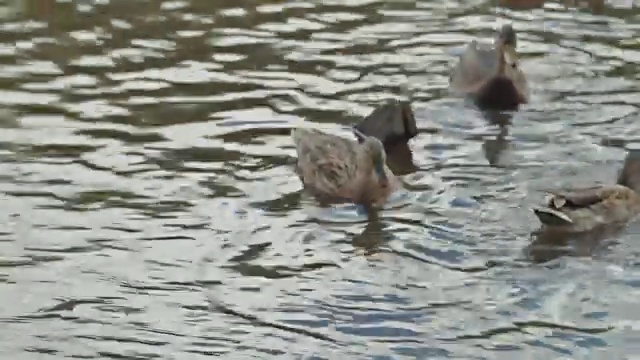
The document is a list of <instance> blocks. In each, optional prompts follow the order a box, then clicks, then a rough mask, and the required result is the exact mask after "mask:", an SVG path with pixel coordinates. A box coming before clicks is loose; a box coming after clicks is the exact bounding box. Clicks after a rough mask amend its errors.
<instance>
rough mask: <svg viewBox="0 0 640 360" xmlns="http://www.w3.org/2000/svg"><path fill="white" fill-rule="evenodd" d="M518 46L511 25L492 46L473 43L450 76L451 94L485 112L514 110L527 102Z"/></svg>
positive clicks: (506, 27) (526, 84)
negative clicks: (478, 106)
mask: <svg viewBox="0 0 640 360" xmlns="http://www.w3.org/2000/svg"><path fill="white" fill-rule="evenodd" d="M516 45H517V37H516V33H515V30H513V27H512V26H511V25H509V24H506V25H503V26H502V28H501V29H500V31H499V32H498V35H497V37H496V39H495V42H494V44H493V45H487V44H480V43H478V42H477V41H476V40H473V41H472V42H471V43H469V44H468V45H467V47H466V49H465V51H464V53H463V54H462V55H461V56H460V60H459V62H458V64H457V65H456V66H455V67H454V68H453V70H452V72H451V75H450V77H449V85H450V88H451V90H452V91H453V92H454V93H457V94H459V95H464V96H469V97H471V98H473V99H474V100H475V101H476V103H478V105H480V106H482V107H485V108H494V109H515V108H517V107H518V106H519V105H520V104H524V103H526V102H528V100H529V86H528V83H527V79H526V77H525V75H524V73H523V72H522V70H521V69H520V65H519V61H518V55H517V52H516Z"/></svg>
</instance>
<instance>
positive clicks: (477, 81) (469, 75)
mask: <svg viewBox="0 0 640 360" xmlns="http://www.w3.org/2000/svg"><path fill="white" fill-rule="evenodd" d="M498 56H499V53H498V51H497V50H496V49H495V48H493V47H489V46H487V45H485V44H482V45H481V44H479V43H478V42H477V41H475V40H474V41H472V42H471V43H469V45H467V47H466V49H465V51H464V53H463V54H462V55H461V56H460V60H459V62H458V65H457V66H456V67H455V68H454V70H453V72H452V74H451V77H450V82H451V85H452V87H454V88H455V89H456V90H457V91H462V92H466V93H473V92H476V91H478V90H479V89H481V88H482V86H484V85H485V83H486V82H487V81H488V80H489V79H491V78H492V77H494V76H495V75H497V74H498V71H499V57H498Z"/></svg>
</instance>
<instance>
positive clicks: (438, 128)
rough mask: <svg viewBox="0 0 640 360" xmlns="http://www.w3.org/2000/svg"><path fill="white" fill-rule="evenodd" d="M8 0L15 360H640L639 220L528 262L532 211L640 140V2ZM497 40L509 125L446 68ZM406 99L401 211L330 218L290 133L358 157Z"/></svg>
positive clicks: (4, 84) (607, 177) (534, 250)
mask: <svg viewBox="0 0 640 360" xmlns="http://www.w3.org/2000/svg"><path fill="white" fill-rule="evenodd" d="M7 3H9V5H7V6H6V7H4V8H3V10H2V11H1V13H2V15H3V16H4V20H3V22H2V23H1V24H0V61H1V62H2V66H1V67H0V89H1V90H0V104H1V105H2V106H1V107H0V126H1V129H0V196H1V197H2V209H3V211H2V212H0V289H1V294H2V297H1V298H0V323H1V325H0V354H2V358H3V359H4V358H6V359H62V358H77V359H97V358H100V359H108V358H115V359H151V358H159V359H200V358H202V359H204V358H211V357H215V356H221V357H223V358H226V359H245V358H292V359H301V358H305V359H312V358H313V359H392V358H393V359H401V358H406V359H412V358H422V359H445V358H446V359H561V358H562V359H634V358H635V359H637V358H638V357H637V356H640V345H639V344H640V343H639V341H640V312H638V311H637V309H638V298H639V295H640V269H639V267H638V260H637V259H638V255H639V253H640V242H639V241H638V239H637V238H638V234H639V233H640V231H638V230H640V226H638V225H632V226H630V227H629V228H628V229H626V230H625V231H624V232H623V233H622V234H621V235H619V236H616V237H614V238H613V239H611V240H608V241H601V242H598V243H597V244H595V245H593V244H591V245H584V244H581V243H578V244H576V243H570V244H566V246H561V245H559V244H547V245H544V244H542V245H540V244H538V245H539V246H535V245H536V243H535V241H534V242H533V243H532V239H535V237H532V236H531V233H532V232H533V231H534V230H536V228H537V224H538V222H537V220H536V219H535V217H534V215H533V214H532V213H531V211H530V210H529V208H530V206H531V205H532V204H535V203H538V202H540V201H542V199H543V194H542V193H540V189H543V188H546V187H549V186H554V187H555V186H557V187H561V186H565V185H569V184H577V185H586V184H591V183H593V182H604V181H611V180H612V179H614V177H615V172H616V171H617V169H618V168H619V167H620V166H621V164H622V160H623V157H624V149H623V148H622V146H623V145H624V144H629V143H633V142H638V141H639V140H638V139H640V122H639V120H640V117H639V116H638V104H639V103H640V91H639V87H638V64H639V63H640V42H639V41H638V37H639V36H640V21H639V19H640V12H638V10H637V9H635V10H628V9H626V10H625V9H619V8H614V7H606V8H605V9H604V11H603V12H602V13H599V12H597V11H595V12H594V11H591V10H589V9H587V8H581V9H576V8H565V7H564V6H563V5H561V4H559V3H556V2H548V3H547V4H546V5H545V7H544V9H542V8H540V9H535V10H526V11H516V10H509V9H506V8H501V7H496V6H494V5H493V4H492V3H488V2H485V1H452V0H446V1H442V0H423V1H408V0H407V1H375V0H349V1H343V0H340V1H337V0H324V1H320V0H318V1H313V0H307V1H266V0H265V1H257V0H254V1H250V0H245V1H238V2H232V1H222V0H215V1H208V0H207V1H205V0H201V1H196V0H192V1H151V0H150V1H142V0H111V1H109V0H102V1H98V0H94V1H89V0H78V1H64V2H63V1H60V2H57V3H56V2H53V1H49V0H24V1H22V2H20V1H19V0H15V1H7ZM238 4H241V5H238ZM507 21H509V22H513V24H514V27H515V28H516V29H517V30H518V31H519V32H520V39H519V44H520V46H521V50H522V52H523V57H524V61H523V65H522V67H523V69H524V70H525V72H526V73H527V75H528V77H529V82H530V84H531V87H532V93H533V99H532V102H531V104H529V105H527V106H525V107H524V108H522V109H521V111H519V112H518V113H516V114H514V115H513V117H512V118H511V122H512V124H513V125H512V126H508V127H502V128H500V127H499V126H497V125H496V124H495V121H494V122H492V121H487V120H491V119H487V118H485V117H483V115H482V114H481V113H480V112H478V111H477V110H475V109H474V108H473V107H471V106H469V105H468V104H465V103H464V102H463V101H460V100H458V99H453V98H450V97H449V96H448V95H447V71H448V69H449V66H450V65H451V64H452V61H454V55H453V54H454V53H455V52H456V49H459V47H460V46H461V45H464V44H465V43H466V42H468V41H470V40H471V39H473V38H474V37H476V36H477V37H481V38H490V37H491V36H492V35H493V30H494V29H496V28H497V27H498V26H499V25H500V24H502V23H504V22H507ZM405 84H408V87H409V89H410V90H411V93H413V96H414V103H413V106H414V111H415V113H416V119H417V121H418V127H419V129H420V134H419V135H418V137H417V138H415V139H414V140H412V141H411V143H410V147H411V149H412V151H413V165H414V166H411V167H410V169H409V170H407V171H405V173H406V174H404V175H403V176H402V179H403V181H404V183H405V186H406V188H407V189H408V190H409V191H408V194H409V200H408V201H407V202H406V203H405V204H404V205H402V206H398V207H394V208H391V209H388V210H386V211H384V212H382V213H381V214H380V217H379V219H377V220H372V221H370V222H361V221H360V222H354V221H348V220H349V219H348V218H346V217H345V216H342V215H340V214H329V215H328V216H329V217H330V218H329V219H328V220H331V221H326V220H327V219H324V221H318V220H315V219H316V218H317V216H316V215H318V214H319V212H320V210H319V209H318V208H317V206H316V205H315V202H314V201H313V200H312V199H311V198H309V197H308V195H306V194H305V193H303V192H302V191H301V184H300V181H299V180H298V179H297V177H296V176H295V175H294V173H293V168H292V167H291V163H292V161H293V159H294V156H295V152H294V149H293V146H292V143H291V140H290V138H289V135H288V133H289V129H290V128H291V127H295V126H300V125H305V126H306V125H308V124H314V126H317V127H320V128H322V129H324V130H326V131H329V132H333V133H336V134H343V135H344V136H349V131H348V126H350V125H351V124H354V123H355V122H356V121H358V119H360V118H361V117H362V116H365V115H367V114H368V113H369V112H370V111H371V110H372V109H373V108H374V107H375V106H376V105H378V104H381V103H383V102H384V101H385V100H387V99H390V98H400V95H399V94H401V88H402V87H403V86H404V85H405ZM336 211H337V210H336ZM323 214H325V215H326V213H323ZM333 220H336V221H333ZM634 356H636V357H634Z"/></svg>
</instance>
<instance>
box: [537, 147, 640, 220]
mask: <svg viewBox="0 0 640 360" xmlns="http://www.w3.org/2000/svg"><path fill="white" fill-rule="evenodd" d="M547 192H548V193H549V194H550V195H551V196H550V198H549V200H548V202H547V204H546V205H545V206H540V207H535V208H534V209H533V211H534V213H535V214H536V216H537V217H538V219H539V220H540V222H541V223H542V225H543V227H545V228H552V229H558V230H563V231H569V232H583V231H588V230H592V229H593V228H595V227H598V226H599V225H608V224H616V223H626V222H628V221H630V220H631V219H632V218H634V217H635V216H636V215H638V214H640V194H639V192H640V151H632V152H629V153H628V154H627V157H626V159H625V163H624V166H623V168H622V171H621V172H620V175H619V176H618V181H617V183H616V184H613V185H600V186H594V187H590V188H583V189H575V190H571V191H547Z"/></svg>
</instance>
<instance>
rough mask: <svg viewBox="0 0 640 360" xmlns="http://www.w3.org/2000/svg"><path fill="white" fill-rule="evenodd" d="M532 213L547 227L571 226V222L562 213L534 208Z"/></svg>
mask: <svg viewBox="0 0 640 360" xmlns="http://www.w3.org/2000/svg"><path fill="white" fill-rule="evenodd" d="M533 213H534V214H536V216H537V217H538V219H540V222H541V223H542V224H544V225H547V226H566V225H571V224H573V221H572V220H571V219H570V218H569V217H568V216H567V215H566V214H565V213H563V212H561V211H558V210H554V209H551V208H548V207H535V208H533Z"/></svg>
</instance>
